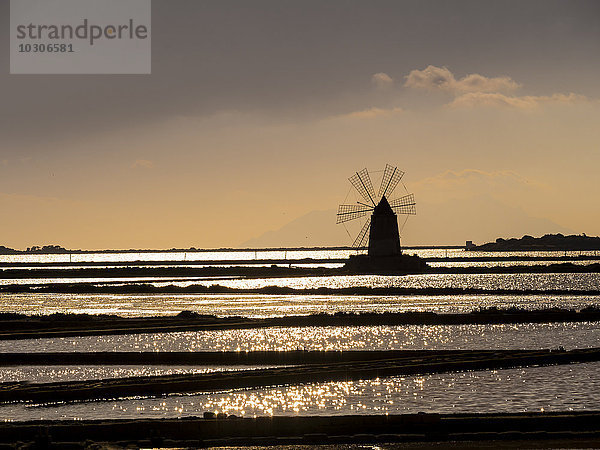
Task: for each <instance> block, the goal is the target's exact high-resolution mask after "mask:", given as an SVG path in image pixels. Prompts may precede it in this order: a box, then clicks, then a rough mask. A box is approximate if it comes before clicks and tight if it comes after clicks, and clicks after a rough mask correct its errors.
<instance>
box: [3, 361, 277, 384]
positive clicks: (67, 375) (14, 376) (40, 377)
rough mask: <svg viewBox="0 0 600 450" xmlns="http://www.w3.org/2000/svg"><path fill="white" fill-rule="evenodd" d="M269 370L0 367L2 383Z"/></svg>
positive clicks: (115, 366) (242, 367) (227, 368)
mask: <svg viewBox="0 0 600 450" xmlns="http://www.w3.org/2000/svg"><path fill="white" fill-rule="evenodd" d="M267 367H275V366H259V365H257V366H189V365H187V366H176V365H175V366H160V365H159V366H152V365H139V366H128V365H126V364H125V365H122V364H121V365H106V366H94V365H82V366H15V367H9V366H7V367H0V383H6V382H10V381H30V382H32V383H52V382H58V381H79V380H96V379H103V378H124V377H145V376H157V375H176V374H189V373H209V372H223V371H231V370H249V369H259V368H267Z"/></svg>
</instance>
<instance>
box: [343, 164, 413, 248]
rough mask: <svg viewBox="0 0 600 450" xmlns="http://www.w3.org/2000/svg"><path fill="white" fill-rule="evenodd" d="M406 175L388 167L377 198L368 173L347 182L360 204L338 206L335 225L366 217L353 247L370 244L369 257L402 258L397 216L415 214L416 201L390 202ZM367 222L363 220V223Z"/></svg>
mask: <svg viewBox="0 0 600 450" xmlns="http://www.w3.org/2000/svg"><path fill="white" fill-rule="evenodd" d="M403 176H404V172H403V171H401V170H399V169H398V168H397V167H395V166H392V165H390V164H386V166H385V170H384V171H383V176H382V180H381V185H380V186H379V191H378V194H377V196H376V195H375V191H374V189H373V183H372V182H371V177H370V175H369V172H368V171H367V169H363V170H361V171H359V172H356V173H355V174H354V175H352V176H351V177H350V178H348V180H350V183H352V186H353V187H354V189H356V192H357V193H358V194H359V195H360V197H362V199H361V200H364V201H357V202H356V203H355V204H351V205H339V207H338V212H337V221H336V223H338V224H339V223H342V224H343V223H345V222H350V221H352V220H356V219H361V218H364V217H366V221H365V223H364V224H363V226H362V228H361V230H360V232H359V233H358V236H356V239H355V240H354V242H353V244H352V246H353V247H355V248H356V247H358V248H360V247H364V246H366V245H367V243H368V247H369V251H368V254H369V256H372V257H389V256H398V255H401V254H402V249H401V247H400V235H399V232H398V231H399V230H398V217H397V215H398V214H416V213H417V210H416V206H415V197H414V195H413V194H407V195H404V196H402V197H399V198H397V199H395V200H392V201H391V202H389V201H388V198H389V197H390V196H391V195H392V193H393V192H394V189H396V187H397V186H398V183H400V182H401V180H402V177H403ZM363 220H364V219H363Z"/></svg>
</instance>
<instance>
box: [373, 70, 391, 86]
mask: <svg viewBox="0 0 600 450" xmlns="http://www.w3.org/2000/svg"><path fill="white" fill-rule="evenodd" d="M371 83H373V84H374V85H375V86H377V87H378V88H380V89H385V88H389V87H391V86H392V85H393V84H394V80H393V79H392V77H390V76H389V75H388V74H387V73H383V72H379V73H376V74H374V75H373V76H372V77H371Z"/></svg>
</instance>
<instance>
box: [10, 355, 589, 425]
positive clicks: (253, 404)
mask: <svg viewBox="0 0 600 450" xmlns="http://www.w3.org/2000/svg"><path fill="white" fill-rule="evenodd" d="M557 380H560V382H557ZM599 408H600V363H586V364H573V365H564V366H550V367H530V368H517V369H504V370H491V371H489V370H488V371H476V372H462V373H443V374H434V375H426V376H408V377H390V378H382V379H373V380H362V381H355V382H329V383H308V384H303V385H297V386H278V387H267V388H262V389H248V390H233V391H227V392H218V393H207V394H196V395H184V396H177V395H172V396H167V397H161V398H145V399H123V400H113V401H99V402H85V403H67V404H61V405H48V406H45V405H41V406H35V405H25V404H11V405H6V406H0V414H2V416H3V417H4V418H10V419H12V420H34V419H99V418H106V417H111V418H139V417H146V418H150V417H155V418H160V417H183V416H198V415H201V414H202V413H203V412H204V411H216V412H226V413H228V414H236V415H238V416H240V415H241V416H246V417H249V416H264V415H343V414H353V413H360V414H385V413H389V414H399V413H416V412H419V411H424V412H432V413H434V412H435V413H458V412H504V411H505V412H519V411H540V410H543V411H553V410H585V409H595V410H597V409H599Z"/></svg>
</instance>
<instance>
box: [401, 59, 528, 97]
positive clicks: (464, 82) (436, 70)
mask: <svg viewBox="0 0 600 450" xmlns="http://www.w3.org/2000/svg"><path fill="white" fill-rule="evenodd" d="M404 86H405V87H408V88H413V89H427V90H430V91H435V90H441V91H445V92H449V93H451V94H454V95H460V94H463V93H468V92H512V91H514V90H516V89H518V88H519V87H520V85H519V84H518V83H517V82H515V81H514V80H513V79H512V78H510V77H506V76H501V77H493V78H489V77H485V76H483V75H479V74H477V73H473V74H469V75H466V76H465V77H463V78H460V79H458V80H457V79H456V78H455V76H454V74H453V73H452V72H451V71H450V70H449V69H448V68H447V67H436V66H431V65H430V66H427V67H426V68H425V69H423V70H412V71H411V72H410V73H409V74H408V75H407V77H406V82H405V83H404Z"/></svg>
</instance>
